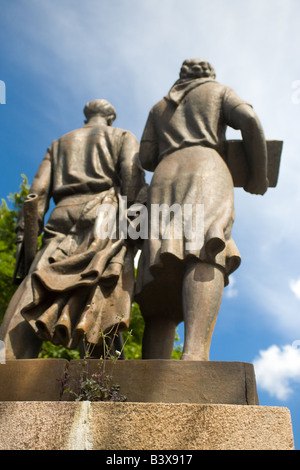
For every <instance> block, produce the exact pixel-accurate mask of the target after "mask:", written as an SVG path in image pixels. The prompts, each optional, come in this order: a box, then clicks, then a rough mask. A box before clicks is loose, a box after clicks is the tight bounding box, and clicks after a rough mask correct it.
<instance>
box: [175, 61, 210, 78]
mask: <svg viewBox="0 0 300 470" xmlns="http://www.w3.org/2000/svg"><path fill="white" fill-rule="evenodd" d="M200 63H204V64H205V65H206V67H207V69H208V70H209V74H210V77H212V78H216V72H215V70H214V68H213V66H212V65H211V64H210V63H209V62H207V60H204V59H187V60H185V61H184V62H183V64H182V66H181V69H180V78H185V77H186V76H189V77H193V76H195V77H199V70H197V67H199V65H200ZM203 76H206V75H203Z"/></svg>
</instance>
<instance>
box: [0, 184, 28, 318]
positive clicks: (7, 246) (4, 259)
mask: <svg viewBox="0 0 300 470" xmlns="http://www.w3.org/2000/svg"><path fill="white" fill-rule="evenodd" d="M22 177H23V181H22V182H21V184H20V191H19V192H18V193H12V194H10V195H9V196H8V197H7V199H8V202H7V201H5V200H4V199H2V202H1V206H0V323H1V321H2V319H3V316H4V313H5V310H6V308H7V305H8V303H9V301H10V299H11V297H12V295H13V294H14V292H15V290H16V286H14V285H13V284H12V278H13V274H14V269H15V262H16V244H15V237H16V234H15V227H16V222H17V218H18V214H19V211H20V209H21V207H22V205H23V202H24V200H25V198H26V196H27V194H28V191H29V186H28V181H27V178H26V176H24V175H22ZM9 206H11V207H9Z"/></svg>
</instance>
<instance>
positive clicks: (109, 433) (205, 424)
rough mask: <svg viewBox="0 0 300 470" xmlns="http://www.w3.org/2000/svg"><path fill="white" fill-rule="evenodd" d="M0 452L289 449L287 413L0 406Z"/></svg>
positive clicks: (231, 408)
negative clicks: (24, 450)
mask: <svg viewBox="0 0 300 470" xmlns="http://www.w3.org/2000/svg"><path fill="white" fill-rule="evenodd" d="M0 426H1V433H0V449H1V450H23V449H26V450H82V449H87V450H293V449H294V443H293V432H292V425H291V419H290V413H289V410H288V409H286V408H277V407H261V406H241V405H200V404H179V403H177V404H172V403H170V404H167V403H90V402H72V403H71V402H0Z"/></svg>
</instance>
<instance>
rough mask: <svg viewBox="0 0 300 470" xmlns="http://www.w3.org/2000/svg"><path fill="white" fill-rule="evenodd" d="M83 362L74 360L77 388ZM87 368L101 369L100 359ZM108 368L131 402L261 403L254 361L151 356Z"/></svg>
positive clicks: (90, 371)
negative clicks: (176, 359) (168, 358)
mask: <svg viewBox="0 0 300 470" xmlns="http://www.w3.org/2000/svg"><path fill="white" fill-rule="evenodd" d="M80 364H81V363H80V361H71V362H70V366H69V370H68V373H69V376H70V379H69V385H70V387H71V389H73V390H76V384H78V382H79V377H80V374H81V373H82V367H81V366H80ZM87 370H88V374H89V375H92V374H94V373H97V372H100V371H101V367H99V361H98V360H96V359H89V360H88V361H87ZM105 370H106V372H107V373H108V374H112V376H113V380H114V382H115V383H118V384H119V385H120V392H121V393H122V394H124V395H126V397H127V401H131V402H160V403H220V404H235V405H257V404H258V397H257V391H256V382H255V375H254V368H253V366H252V364H247V363H243V362H213V361H207V362H206V361H174V360H160V359H157V360H156V359H149V360H140V361H117V362H115V363H112V362H111V361H106V364H105Z"/></svg>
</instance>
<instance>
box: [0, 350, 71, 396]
mask: <svg viewBox="0 0 300 470" xmlns="http://www.w3.org/2000/svg"><path fill="white" fill-rule="evenodd" d="M67 366H68V361H67V360H65V359H17V360H10V361H7V362H6V363H5V364H0V401H23V400H29V401H58V400H60V397H61V391H62V381H63V380H64V376H65V371H66V368H67Z"/></svg>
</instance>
